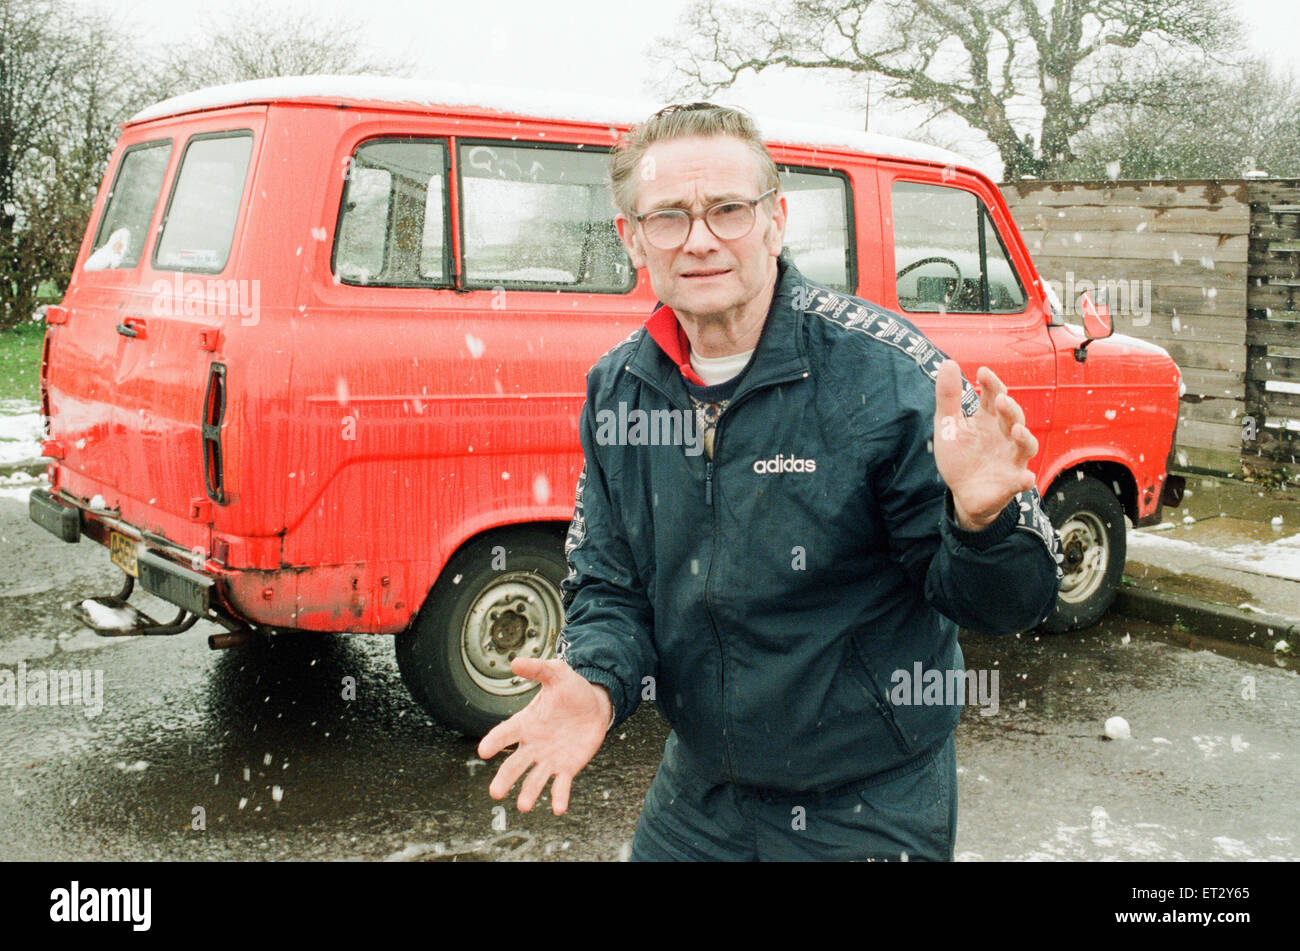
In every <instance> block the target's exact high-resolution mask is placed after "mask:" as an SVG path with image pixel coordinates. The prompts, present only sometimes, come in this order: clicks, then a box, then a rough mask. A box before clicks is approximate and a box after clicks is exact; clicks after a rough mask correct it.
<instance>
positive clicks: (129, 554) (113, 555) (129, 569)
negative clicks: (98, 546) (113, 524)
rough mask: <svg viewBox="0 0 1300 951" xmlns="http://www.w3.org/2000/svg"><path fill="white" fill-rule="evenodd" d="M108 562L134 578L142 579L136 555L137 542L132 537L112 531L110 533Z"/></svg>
mask: <svg viewBox="0 0 1300 951" xmlns="http://www.w3.org/2000/svg"><path fill="white" fill-rule="evenodd" d="M108 560H109V561H111V562H112V563H113V564H115V565H117V566H118V567H119V568H121V569H122V570H123V571H125V572H126V573H127V574H128V575H130V576H131V577H132V578H138V577H140V566H139V563H138V556H137V554H136V541H135V539H134V538H132V537H131V536H130V535H124V534H122V533H121V532H118V531H113V530H110V531H109V533H108Z"/></svg>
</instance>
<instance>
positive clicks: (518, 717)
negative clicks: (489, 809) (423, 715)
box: [478, 657, 613, 816]
mask: <svg viewBox="0 0 1300 951" xmlns="http://www.w3.org/2000/svg"><path fill="white" fill-rule="evenodd" d="M510 670H511V672H512V673H514V674H516V675H518V676H520V677H527V678H528V679H529V680H536V681H539V682H540V683H541V685H542V689H541V690H539V691H538V692H537V696H535V697H533V699H532V700H531V701H530V702H529V704H528V706H526V707H524V708H523V709H522V710H520V711H519V712H518V713H516V714H515V715H514V716H512V717H511V718H510V719H509V720H506V721H505V722H504V723H499V724H497V726H496V727H494V728H493V729H492V731H491V732H490V733H488V735H487V736H485V737H483V739H482V740H480V741H479V744H478V755H479V757H480V758H482V759H484V760H488V759H491V758H492V757H493V756H496V755H497V753H500V752H501V751H502V750H503V749H505V748H506V747H507V746H510V745H511V744H512V743H517V744H518V747H517V748H516V749H515V751H514V752H513V753H511V754H510V756H509V757H508V758H507V759H506V761H505V762H504V763H502V764H501V768H500V769H498V770H497V774H496V776H495V777H494V778H493V780H492V784H491V785H490V786H489V787H488V794H489V795H490V796H491V797H492V798H493V799H504V798H505V796H506V795H507V794H508V793H509V792H510V790H511V789H512V788H514V785H515V782H516V781H517V780H518V779H519V777H520V776H523V774H524V773H525V772H526V771H527V770H528V767H530V766H532V767H533V769H532V772H529V773H528V778H527V779H525V780H524V782H523V785H522V786H521V787H520V789H519V799H518V802H517V805H518V807H519V811H520V812H529V811H530V810H531V809H532V808H533V805H534V804H535V803H536V802H537V797H538V796H540V795H541V794H542V790H543V789H544V788H546V783H547V781H548V780H549V779H550V778H551V777H552V776H554V777H555V784H554V785H553V786H552V787H551V811H552V812H554V813H555V814H556V815H557V816H558V815H562V814H563V813H564V811H565V810H566V809H568V808H569V789H570V787H571V786H572V784H573V777H574V776H575V775H576V774H577V773H578V772H579V771H580V770H581V769H582V768H583V767H584V766H586V765H587V763H588V762H590V761H591V758H592V757H593V756H595V755H596V751H597V750H598V749H600V745H601V743H603V742H604V741H605V731H606V730H607V729H608V727H609V721H610V713H611V712H612V710H613V706H612V703H611V701H610V698H609V692H608V691H607V690H605V688H604V687H599V686H597V685H595V684H593V683H591V682H590V681H589V680H587V679H586V678H584V677H582V676H581V675H579V674H577V673H574V671H573V668H571V667H570V666H569V665H568V664H566V663H565V662H564V661H562V660H558V659H557V660H536V659H533V658H522V657H521V658H518V659H516V660H515V661H514V662H513V663H511V665H510Z"/></svg>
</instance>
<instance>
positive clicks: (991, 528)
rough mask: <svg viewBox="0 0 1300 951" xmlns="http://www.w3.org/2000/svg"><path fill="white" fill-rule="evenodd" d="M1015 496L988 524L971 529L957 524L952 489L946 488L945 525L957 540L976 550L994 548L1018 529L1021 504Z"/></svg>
mask: <svg viewBox="0 0 1300 951" xmlns="http://www.w3.org/2000/svg"><path fill="white" fill-rule="evenodd" d="M1018 498H1019V496H1015V497H1013V498H1012V499H1011V501H1009V502H1007V505H1006V508H1004V509H1003V510H1002V512H1001V513H1000V514H999V515H998V517H997V518H995V519H994V520H993V521H992V522H990V523H989V524H988V525H985V526H984V527H983V528H982V529H980V530H979V531H975V532H972V531H969V530H967V529H964V528H962V527H961V526H960V525H959V524H957V513H956V511H955V510H954V509H953V502H952V490H951V489H944V493H943V510H944V517H943V527H944V530H945V531H947V532H948V534H949V535H951V536H952V537H953V538H954V539H955V540H956V541H958V542H960V543H961V544H963V545H965V546H966V547H968V548H974V549H975V550H976V551H984V550H985V549H987V548H992V547H993V546H994V545H996V544H997V543H998V542H1000V541H1002V540H1003V539H1005V538H1006V537H1007V536H1008V535H1010V534H1011V533H1012V532H1013V531H1015V529H1016V524H1017V523H1018V522H1019V521H1020V506H1019V505H1018V504H1017V502H1016V500H1017V499H1018Z"/></svg>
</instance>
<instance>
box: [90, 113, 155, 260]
mask: <svg viewBox="0 0 1300 951" xmlns="http://www.w3.org/2000/svg"><path fill="white" fill-rule="evenodd" d="M171 155H172V142H171V139H160V140H158V141H157V142H145V143H143V144H141V145H133V146H131V147H130V148H129V149H127V150H126V152H125V153H124V154H123V155H122V161H121V162H120V163H119V164H118V167H117V177H116V178H114V179H113V187H112V189H110V191H109V193H108V198H107V199H106V200H105V202H104V215H103V217H102V218H100V219H99V228H98V229H97V230H96V231H95V240H94V243H93V244H92V245H91V250H90V256H89V257H87V258H86V263H85V264H84V265H82V269H83V270H86V271H102V270H104V269H105V268H133V267H135V266H136V265H137V264H139V263H140V257H141V255H142V254H143V253H144V245H145V241H146V240H147V238H148V234H147V232H148V230H149V222H150V221H151V220H152V219H153V212H154V209H155V208H157V207H158V196H159V195H161V194H162V184H163V176H164V175H166V174H167V162H168V161H169V160H170V159H171Z"/></svg>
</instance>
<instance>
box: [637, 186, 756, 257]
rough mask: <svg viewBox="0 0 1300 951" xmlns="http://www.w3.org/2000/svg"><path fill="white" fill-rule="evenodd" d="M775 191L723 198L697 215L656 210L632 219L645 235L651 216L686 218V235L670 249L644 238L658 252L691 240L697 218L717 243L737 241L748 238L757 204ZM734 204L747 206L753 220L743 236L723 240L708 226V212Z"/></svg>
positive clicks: (673, 248)
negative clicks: (671, 215)
mask: <svg viewBox="0 0 1300 951" xmlns="http://www.w3.org/2000/svg"><path fill="white" fill-rule="evenodd" d="M776 191H780V188H779V187H777V186H774V187H772V188H769V189H768V190H767V191H765V192H763V194H761V195H759V196H758V197H757V198H724V199H722V201H715V202H714V203H713V204H711V205H709V207H707V208H705V209H704V210H703V211H701V212H698V213H697V212H694V211H688V210H686V209H685V208H656V209H655V210H654V211H646V212H642V213H641V214H633V215H632V219H633V220H634V221H635V222H636V223H637V224H639V225H641V233H642V234H645V219H647V218H649V217H650V216H651V215H662V214H665V213H670V214H674V213H675V214H683V215H685V216H686V220H687V225H686V234H685V236H684V237H683V238H682V240H681V241H680V242H679V243H677V244H675V245H673V246H672V247H671V248H661V247H659V245H657V244H655V243H654V242H653V241H651V240H650V238H649V236H647V237H646V243H647V244H649V245H650V246H651V247H652V248H655V249H657V250H659V251H676V250H677V249H678V248H680V247H681V246H682V245H684V244H685V243H686V242H687V241H689V240H691V230H692V229H693V228H694V227H695V220H696V219H697V218H699V219H701V220H703V222H704V227H706V228H708V229H709V234H711V235H713V236H714V237H715V238H717V239H718V240H719V241H739V240H740V239H741V238H744V237H748V236H749V235H750V234H751V233H752V232H753V230H754V225H756V224H758V212H757V210H756V209H757V207H758V203H759V202H760V201H762V200H763V199H764V198H766V197H767V196H768V195H770V194H772V193H773V192H776ZM735 204H742V205H749V210H750V211H751V212H753V213H754V220H753V222H752V223H751V224H750V226H749V230H748V231H746V232H745V233H744V234H739V235H736V237H734V238H724V237H722V236H721V235H719V234H718V233H717V232H716V231H714V230H713V226H712V225H711V224H709V212H711V211H712V210H713V209H714V208H718V207H721V206H722V205H735Z"/></svg>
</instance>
